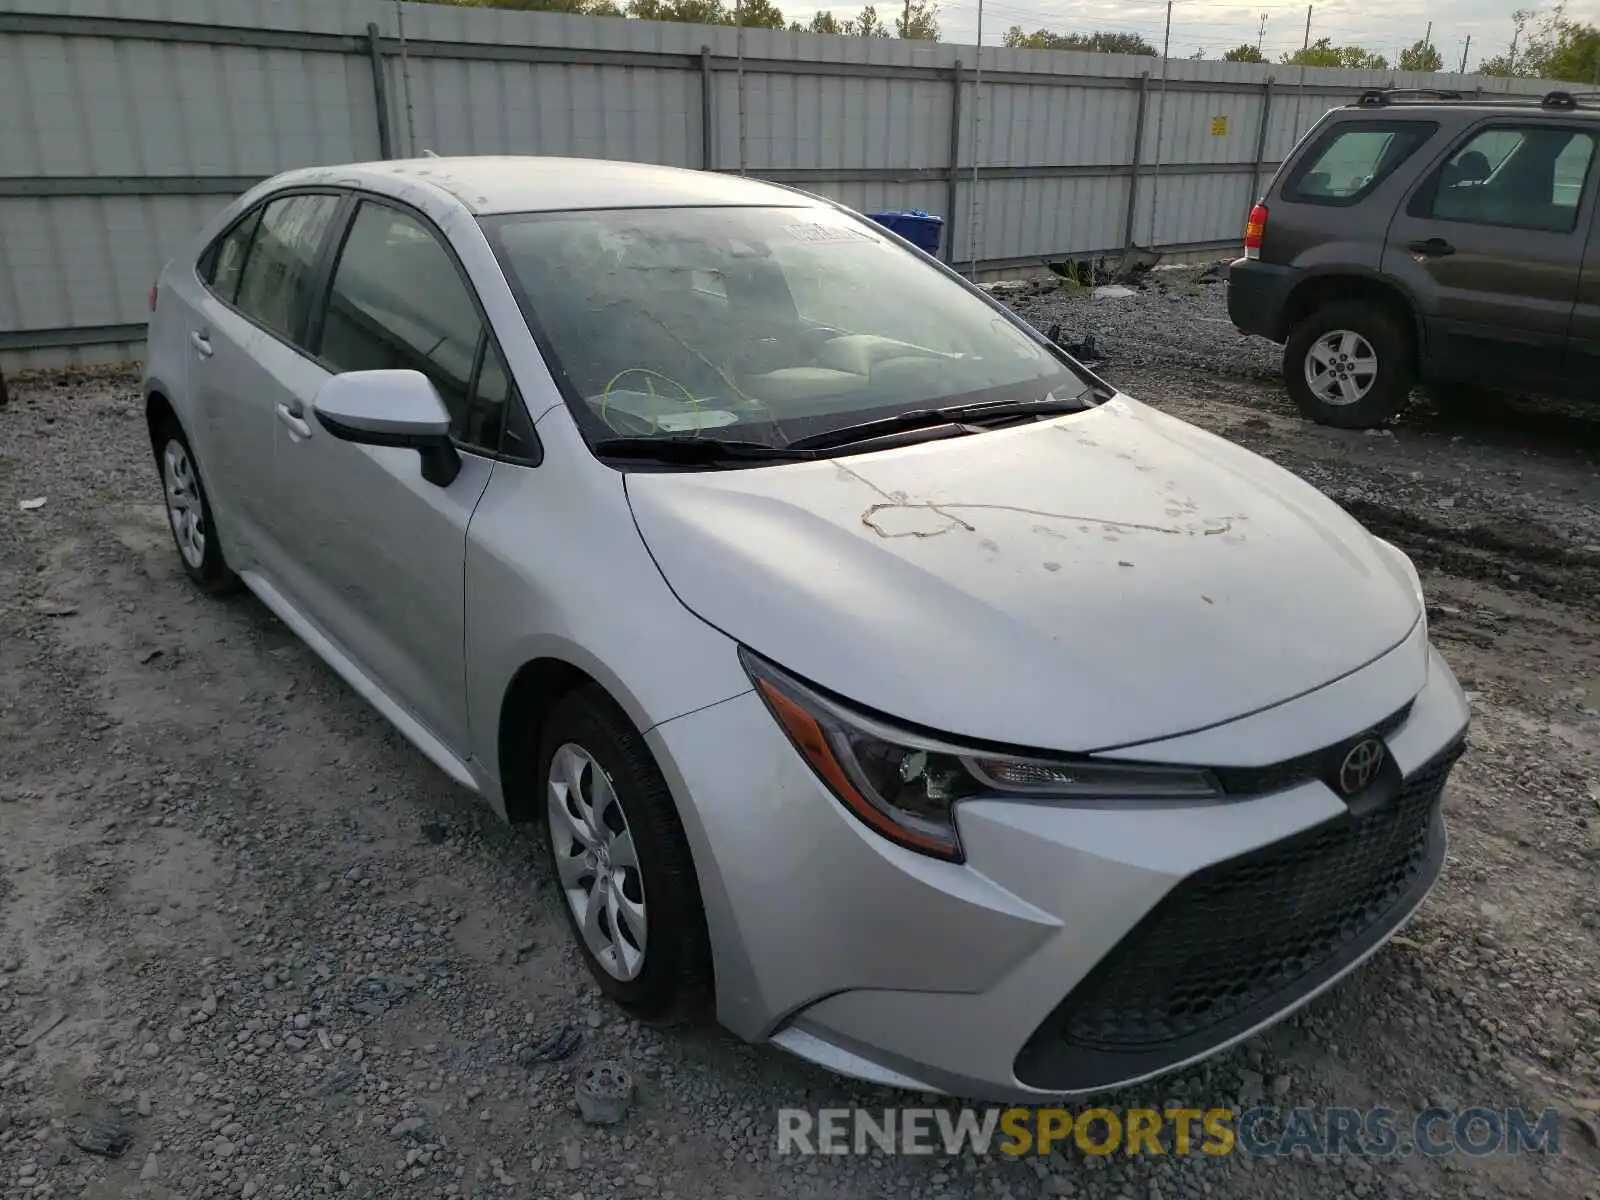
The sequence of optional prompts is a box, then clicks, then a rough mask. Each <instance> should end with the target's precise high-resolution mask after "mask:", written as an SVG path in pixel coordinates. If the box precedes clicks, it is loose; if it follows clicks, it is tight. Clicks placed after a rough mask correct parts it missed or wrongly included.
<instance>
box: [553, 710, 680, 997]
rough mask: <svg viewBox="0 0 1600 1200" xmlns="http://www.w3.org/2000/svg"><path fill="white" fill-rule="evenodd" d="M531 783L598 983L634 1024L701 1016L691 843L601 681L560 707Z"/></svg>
mask: <svg viewBox="0 0 1600 1200" xmlns="http://www.w3.org/2000/svg"><path fill="white" fill-rule="evenodd" d="M536 778H538V779H540V780H541V781H543V784H544V788H545V815H546V817H547V822H546V830H545V848H546V851H547V852H548V854H549V860H550V867H551V871H552V873H553V874H554V876H555V879H556V886H557V887H558V888H559V889H560V892H561V898H562V908H563V910H564V911H565V912H566V915H567V921H568V924H569V925H570V926H571V927H572V932H573V935H574V936H575V938H576V939H577V942H578V946H579V949H580V950H581V951H582V952H583V957H584V960H585V961H586V962H587V964H588V967H589V971H590V974H592V975H593V976H594V978H595V981H596V982H597V983H598V984H599V985H600V988H601V990H602V991H604V992H605V993H606V994H608V995H609V996H611V998H612V999H613V1000H615V1001H616V1002H617V1003H618V1004H620V1005H621V1006H622V1007H623V1008H625V1009H627V1010H628V1011H629V1012H631V1013H632V1014H633V1015H634V1016H636V1017H639V1018H640V1019H641V1020H647V1021H655V1022H671V1021H674V1020H677V1019H680V1018H685V1017H692V1016H697V1015H699V1012H700V1010H701V1009H702V1008H703V1007H704V1002H705V998H706V995H707V992H708V990H709V984H710V979H711V967H710V961H711V955H710V949H709V944H708V938H707V935H706V925H705V915H704V912H703V910H702V908H701V903H700V888H699V883H698V881H697V879H696V876H695V869H694V860H693V858H692V857H691V855H690V851H689V843H688V839H687V838H686V837H685V836H684V832H683V826H682V824H681V823H680V821H679V820H678V813H677V809H676V807H675V806H674V804H673V801H672V796H671V793H670V792H669V791H668V789H667V784H666V781H665V780H664V779H663V778H662V777H661V772H660V770H659V768H657V766H656V764H655V760H654V759H653V758H652V757H651V754H650V751H649V748H648V747H646V745H645V744H644V739H643V738H642V737H641V736H640V735H639V732H638V730H636V729H635V728H634V727H633V723H632V722H631V721H629V720H628V718H627V715H626V714H625V713H623V712H622V711H621V709H619V708H618V707H617V706H616V704H615V703H613V702H612V700H611V698H610V697H609V696H608V695H606V693H605V692H604V691H603V690H602V689H601V688H600V687H598V686H596V685H593V684H591V685H589V686H586V687H582V688H579V689H577V690H576V691H574V692H571V693H569V694H568V695H567V696H566V697H564V698H563V699H562V700H560V701H558V702H557V704H556V706H555V709H554V710H553V711H552V712H551V714H550V718H549V720H548V721H547V722H546V723H545V728H544V735H543V738H542V744H541V746H540V752H539V774H538V776H536Z"/></svg>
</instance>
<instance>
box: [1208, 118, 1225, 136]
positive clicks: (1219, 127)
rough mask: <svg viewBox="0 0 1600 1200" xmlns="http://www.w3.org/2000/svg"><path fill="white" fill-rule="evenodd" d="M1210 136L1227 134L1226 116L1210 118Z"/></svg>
mask: <svg viewBox="0 0 1600 1200" xmlns="http://www.w3.org/2000/svg"><path fill="white" fill-rule="evenodd" d="M1211 136H1212V137H1227V136H1228V118H1227V117H1212V118H1211Z"/></svg>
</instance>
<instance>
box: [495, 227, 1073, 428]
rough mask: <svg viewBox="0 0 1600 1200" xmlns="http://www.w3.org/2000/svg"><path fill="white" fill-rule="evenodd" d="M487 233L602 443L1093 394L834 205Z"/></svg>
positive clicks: (999, 319)
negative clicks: (934, 408)
mask: <svg viewBox="0 0 1600 1200" xmlns="http://www.w3.org/2000/svg"><path fill="white" fill-rule="evenodd" d="M484 227H485V230H486V232H487V233H488V235H489V238H490V240H491V242H492V243H493V245H494V248H495V252H496V254H497V255H498V256H499V258H500V262H501V264H502V266H503V267H504V269H505V271H506V274H507V277H508V278H509V279H510V280H511V282H512V286H513V290H514V291H515V292H516V293H517V298H518V301H519V302H520V303H521V305H522V307H523V314H524V316H525V317H526V318H527V319H528V322H529V325H530V326H531V327H532V328H533V329H534V330H535V332H536V333H537V334H538V335H539V336H540V339H541V342H542V343H543V349H544V351H545V354H546V357H547V358H548V359H550V360H551V361H550V366H551V369H552V370H553V371H554V372H555V373H556V375H557V377H558V378H560V377H562V376H564V377H565V384H566V385H567V388H566V390H567V392H568V395H569V398H572V407H573V409H574V412H575V415H576V416H577V419H578V422H579V425H580V426H581V427H582V429H583V431H584V435H585V436H586V437H587V438H588V439H589V441H590V443H591V445H593V444H594V443H595V442H597V441H600V440H603V439H612V438H617V437H619V436H620V437H626V438H640V437H660V438H675V439H678V440H681V439H682V438H684V437H686V436H688V437H708V438H717V439H737V440H740V441H746V442H755V443H761V444H765V445H771V446H785V445H788V444H789V443H790V442H792V441H794V440H796V439H799V438H804V437H813V436H815V435H817V434H819V433H823V432H825V431H828V430H831V429H837V428H841V427H845V426H853V425H857V424H860V423H862V422H865V421H870V420H876V419H879V418H883V417H892V416H895V415H896V414H898V413H902V412H907V411H910V410H914V409H926V408H928V407H930V406H932V407H945V406H948V405H953V404H966V403H969V402H970V403H977V402H986V401H1020V402H1038V401H1052V400H1053V401H1057V402H1061V401H1068V402H1070V401H1072V400H1073V399H1074V398H1080V397H1081V398H1082V402H1083V404H1084V405H1085V406H1087V405H1088V404H1089V403H1090V402H1091V401H1090V399H1089V394H1088V385H1087V382H1086V380H1085V379H1083V378H1080V377H1079V376H1078V375H1077V374H1075V373H1074V372H1073V371H1072V370H1071V369H1070V368H1068V367H1067V366H1066V365H1065V363H1064V362H1063V361H1062V360H1061V359H1060V358H1058V357H1057V356H1056V355H1054V354H1053V353H1051V352H1050V350H1048V349H1047V348H1046V347H1045V346H1043V345H1041V344H1040V343H1039V342H1038V341H1037V340H1035V339H1034V338H1033V337H1031V336H1029V334H1028V333H1026V332H1025V331H1023V330H1022V329H1020V328H1018V327H1017V326H1016V325H1015V324H1014V323H1012V322H1011V321H1010V320H1008V319H1007V318H1006V316H1004V315H1003V314H1001V313H999V312H997V311H995V310H994V309H993V308H992V307H990V306H989V305H988V304H987V303H986V302H985V301H984V300H983V299H982V298H980V297H978V296H975V295H973V294H972V293H971V292H969V291H968V290H967V289H966V288H964V287H962V286H961V285H960V284H958V283H956V282H954V281H952V280H950V279H949V278H947V277H945V276H944V275H943V274H941V273H940V272H939V271H937V270H935V269H934V268H932V267H930V266H929V265H928V264H927V263H925V262H922V261H921V260H919V259H918V258H917V257H916V256H915V255H914V254H911V253H908V252H907V251H905V250H904V249H902V248H901V247H899V246H897V245H895V244H894V243H893V242H891V241H890V240H889V239H888V238H887V237H885V236H883V234H882V233H881V232H878V231H875V227H873V226H869V225H867V224H865V223H863V222H861V221H859V220H856V219H854V218H852V217H850V216H847V215H846V214H843V213H839V212H836V211H834V210H831V209H818V208H689V209H625V210H612V211H599V212H574V213H537V214H528V215H517V216H507V217H496V218H491V219H487V220H485V222H484Z"/></svg>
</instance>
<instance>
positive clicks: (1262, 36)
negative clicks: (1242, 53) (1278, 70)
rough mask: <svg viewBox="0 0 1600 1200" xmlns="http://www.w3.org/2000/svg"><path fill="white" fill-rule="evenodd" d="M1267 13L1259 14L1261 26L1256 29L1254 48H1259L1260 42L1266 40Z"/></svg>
mask: <svg viewBox="0 0 1600 1200" xmlns="http://www.w3.org/2000/svg"><path fill="white" fill-rule="evenodd" d="M1270 15H1271V14H1269V13H1262V14H1261V28H1259V29H1257V30H1256V49H1257V50H1259V49H1261V44H1262V43H1263V42H1265V41H1266V40H1267V17H1268V16H1270Z"/></svg>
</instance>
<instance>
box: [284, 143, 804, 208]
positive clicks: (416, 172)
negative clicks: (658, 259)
mask: <svg viewBox="0 0 1600 1200" xmlns="http://www.w3.org/2000/svg"><path fill="white" fill-rule="evenodd" d="M308 184H323V185H336V186H342V187H362V188H368V189H370V190H372V191H376V192H382V193H388V194H391V195H395V196H398V197H401V198H406V196H407V193H415V192H416V191H418V190H422V191H434V192H435V194H437V192H438V191H443V192H446V193H448V194H450V195H451V196H454V197H455V198H456V199H457V200H458V201H460V202H461V203H462V204H463V205H465V206H466V207H467V208H468V209H469V210H470V211H471V212H473V213H474V214H476V215H478V216H488V215H492V214H496V213H513V212H567V211H572V210H576V209H595V208H670V207H733V206H738V207H773V206H781V207H789V208H794V207H804V208H809V207H813V206H815V205H817V204H818V203H819V201H816V200H814V199H812V198H811V197H809V196H806V195H804V194H803V193H800V192H796V191H792V190H790V189H788V188H783V187H778V186H776V185H774V184H770V183H762V182H760V181H758V180H754V179H745V178H741V177H740V176H737V175H723V174H719V173H717V172H713V171H688V170H684V169H682V168H680V167H663V166H657V165H655V164H652V163H634V162H613V161H610V160H608V159H598V158H543V157H535V156H531V155H522V156H510V155H508V156H490V155H481V156H468V157H458V158H410V159H396V160H393V161H389V162H367V163H350V164H347V165H343V166H337V167H310V168H306V169H303V170H299V171H290V172H287V173H286V174H284V175H280V176H278V177H277V178H276V179H274V180H273V181H272V186H273V188H274V189H277V188H282V187H293V186H305V185H308Z"/></svg>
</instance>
